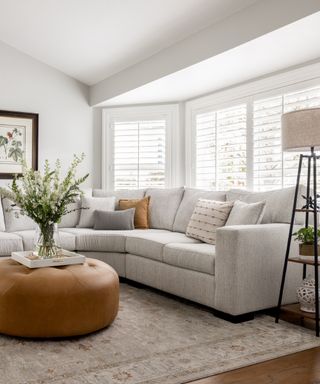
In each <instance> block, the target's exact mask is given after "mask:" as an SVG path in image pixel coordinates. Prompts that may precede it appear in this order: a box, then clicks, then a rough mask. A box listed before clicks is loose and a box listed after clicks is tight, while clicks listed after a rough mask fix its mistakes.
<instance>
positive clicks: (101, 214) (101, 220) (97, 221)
mask: <svg viewBox="0 0 320 384" xmlns="http://www.w3.org/2000/svg"><path fill="white" fill-rule="evenodd" d="M134 212H135V208H130V209H125V210H123V211H113V212H111V211H110V212H106V211H94V227H93V229H99V230H101V229H105V230H123V231H126V230H132V229H134Z"/></svg>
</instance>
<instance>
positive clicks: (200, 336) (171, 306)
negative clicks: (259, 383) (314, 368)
mask: <svg viewBox="0 0 320 384" xmlns="http://www.w3.org/2000/svg"><path fill="white" fill-rule="evenodd" d="M319 345H320V341H319V339H317V338H316V337H315V336H314V333H313V332H312V331H309V330H306V329H304V328H301V327H297V326H295V325H292V324H289V323H286V322H281V323H280V324H277V325H276V324H275V323H274V319H273V318H271V317H269V316H264V315H263V316H258V317H256V318H255V319H254V320H252V321H249V322H245V323H241V324H231V323H229V322H226V321H224V320H221V319H218V318H216V317H214V316H213V315H212V314H211V313H210V312H207V311H205V310H203V309H201V308H197V307H195V306H192V305H188V304H184V303H182V302H179V301H177V300H174V299H172V298H168V297H166V296H163V295H160V294H158V293H155V292H153V291H150V290H145V289H138V288H134V287H131V286H128V285H126V284H122V285H121V305H120V311H119V315H118V317H117V319H116V321H115V322H114V323H113V325H112V326H110V327H109V328H107V329H105V330H103V331H100V332H97V333H95V334H91V335H89V336H85V337H81V338H76V339H71V340H59V341H53V340H52V341H30V340H22V339H14V338H10V337H5V336H0V383H3V384H11V383H12V384H58V383H59V384H60V383H61V384H62V383H63V384H109V383H110V384H137V383H141V384H142V383H143V384H181V383H186V382H188V381H191V380H195V379H199V378H203V377H207V376H210V375H214V374H217V373H221V372H225V371H228V370H232V369H235V368H239V367H243V366H247V365H251V364H254V363H258V362H261V361H265V360H269V359H273V358H276V357H279V356H283V355H287V354H291V353H294V352H298V351H301V350H305V349H309V348H313V347H317V346H319Z"/></svg>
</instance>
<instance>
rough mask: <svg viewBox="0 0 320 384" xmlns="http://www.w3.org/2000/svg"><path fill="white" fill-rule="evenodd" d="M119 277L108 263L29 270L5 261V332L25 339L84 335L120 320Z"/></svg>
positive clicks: (0, 318)
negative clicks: (117, 317)
mask: <svg viewBox="0 0 320 384" xmlns="http://www.w3.org/2000/svg"><path fill="white" fill-rule="evenodd" d="M118 306H119V278H118V275H117V273H116V272H115V270H114V269H113V268H111V267H110V266H109V265H107V264H105V263H103V262H102V261H99V260H94V259H88V258H87V261H86V263H85V264H83V265H69V266H65V267H51V268H38V269H29V268H27V267H25V266H23V265H21V264H19V263H17V262H15V261H13V260H11V259H5V260H0V333H4V334H7V335H12V336H23V337H45V338H48V337H66V336H76V335H84V334H86V333H90V332H93V331H96V330H98V329H101V328H104V327H106V326H107V325H109V324H111V323H112V321H113V320H114V319H115V317H116V315H117V312H118Z"/></svg>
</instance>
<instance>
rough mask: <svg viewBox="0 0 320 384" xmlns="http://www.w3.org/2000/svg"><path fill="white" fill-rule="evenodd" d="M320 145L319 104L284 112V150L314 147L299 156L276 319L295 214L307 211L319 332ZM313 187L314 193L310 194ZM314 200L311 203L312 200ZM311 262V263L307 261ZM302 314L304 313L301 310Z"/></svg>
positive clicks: (278, 312) (300, 150) (306, 218)
mask: <svg viewBox="0 0 320 384" xmlns="http://www.w3.org/2000/svg"><path fill="white" fill-rule="evenodd" d="M317 149H320V108H311V109H303V110H299V111H294V112H289V113H285V114H284V115H282V150H283V151H284V152H286V151H294V152H304V151H306V150H311V153H310V154H309V155H303V154H300V158H299V167H298V175H297V182H296V188H295V194H294V201H293V208H292V215H291V222H290V229H289V237H288V242H287V248H286V254H285V261H284V265H283V272H282V280H281V285H280V292H279V300H278V307H277V314H276V322H278V321H279V316H280V310H281V304H282V296H283V289H284V284H285V279H286V273H287V266H288V262H289V261H290V258H289V254H290V247H291V241H292V232H293V225H294V221H295V214H296V212H297V210H298V211H303V212H305V227H308V225H309V214H310V215H312V216H313V226H314V244H313V245H314V260H313V263H312V265H313V266H314V276H315V300H316V305H315V306H316V308H315V309H316V313H315V321H316V335H317V336H319V275H318V269H319V268H318V267H319V266H318V256H319V255H318V246H317V245H318V236H317V229H318V221H317V214H318V208H317V160H318V159H320V156H317V155H316V153H315V150H317ZM303 159H306V160H307V163H308V170H307V196H306V197H307V200H306V206H305V207H304V209H301V207H297V200H298V193H299V184H300V177H301V168H302V161H303ZM311 172H312V174H313V185H312V186H311V185H310V184H311ZM311 189H312V196H311ZM310 197H311V198H312V197H313V201H314V204H312V202H310ZM310 203H311V204H310ZM302 264H303V277H304V278H305V276H306V263H304V262H303V261H302ZM308 264H310V263H308ZM301 316H303V313H302V314H301Z"/></svg>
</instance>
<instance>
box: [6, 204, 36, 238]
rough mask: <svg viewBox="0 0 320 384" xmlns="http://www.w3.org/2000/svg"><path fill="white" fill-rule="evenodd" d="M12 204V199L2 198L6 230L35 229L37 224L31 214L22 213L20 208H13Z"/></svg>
mask: <svg viewBox="0 0 320 384" xmlns="http://www.w3.org/2000/svg"><path fill="white" fill-rule="evenodd" d="M12 204H13V203H12V201H11V200H9V199H7V198H5V199H2V205H3V215H4V222H5V228H6V232H16V231H25V230H28V229H35V228H36V226H37V224H36V223H35V222H34V221H33V220H32V219H30V217H29V216H27V215H22V214H20V213H19V208H17V209H12Z"/></svg>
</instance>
